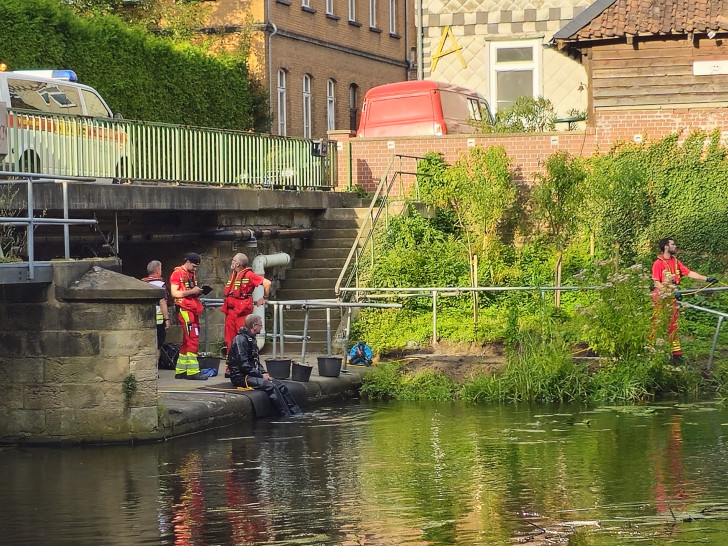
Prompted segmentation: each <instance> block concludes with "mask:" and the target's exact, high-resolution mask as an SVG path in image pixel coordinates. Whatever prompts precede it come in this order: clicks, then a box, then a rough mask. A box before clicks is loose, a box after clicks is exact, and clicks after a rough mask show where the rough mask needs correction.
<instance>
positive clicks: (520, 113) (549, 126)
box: [477, 95, 556, 133]
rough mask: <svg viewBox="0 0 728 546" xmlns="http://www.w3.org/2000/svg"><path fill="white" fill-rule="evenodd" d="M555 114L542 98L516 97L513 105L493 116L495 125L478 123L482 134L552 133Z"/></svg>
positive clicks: (485, 122) (548, 103)
mask: <svg viewBox="0 0 728 546" xmlns="http://www.w3.org/2000/svg"><path fill="white" fill-rule="evenodd" d="M555 119H556V113H555V112H554V106H553V104H552V103H551V101H550V100H548V99H545V98H544V97H538V98H533V97H530V96H525V95H524V96H522V97H518V98H517V99H516V100H515V101H514V102H513V104H511V105H510V106H508V107H507V108H503V109H502V110H498V112H496V114H495V123H494V124H492V125H491V124H490V122H489V120H483V122H481V123H478V124H477V126H478V129H480V130H481V131H482V132H484V133H530V132H544V131H553V130H554V126H555V123H554V121H555Z"/></svg>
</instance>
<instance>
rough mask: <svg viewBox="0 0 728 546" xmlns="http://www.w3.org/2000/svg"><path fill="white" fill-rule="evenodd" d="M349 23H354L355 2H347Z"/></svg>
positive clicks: (353, 0)
mask: <svg viewBox="0 0 728 546" xmlns="http://www.w3.org/2000/svg"><path fill="white" fill-rule="evenodd" d="M349 21H352V22H355V21H356V0H349Z"/></svg>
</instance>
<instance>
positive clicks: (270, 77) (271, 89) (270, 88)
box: [264, 0, 280, 330]
mask: <svg viewBox="0 0 728 546" xmlns="http://www.w3.org/2000/svg"><path fill="white" fill-rule="evenodd" d="M270 3H271V0H268V1H267V2H266V3H265V6H266V11H267V13H266V16H267V19H268V20H267V21H266V28H268V25H270V26H271V27H273V32H271V33H270V36H268V60H267V62H268V97H269V100H270V102H269V103H268V110H269V111H271V110H273V98H274V96H277V87H278V86H277V85H276V86H275V87H274V86H273V36H275V35H276V34H277V33H278V27H277V26H276V24H275V23H274V22H273V20H272V19H271V7H270ZM276 114H280V112H276ZM272 119H273V116H271V120H272ZM270 133H271V134H273V127H272V122H271V128H270ZM264 330H265V328H264Z"/></svg>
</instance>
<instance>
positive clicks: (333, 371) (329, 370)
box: [318, 356, 341, 377]
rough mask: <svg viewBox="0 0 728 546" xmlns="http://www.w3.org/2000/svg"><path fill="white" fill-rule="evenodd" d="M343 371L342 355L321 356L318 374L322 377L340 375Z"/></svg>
mask: <svg viewBox="0 0 728 546" xmlns="http://www.w3.org/2000/svg"><path fill="white" fill-rule="evenodd" d="M340 373H341V357H338V356H319V357H318V374H319V375H320V376H321V377H339V374H340Z"/></svg>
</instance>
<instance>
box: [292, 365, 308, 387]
mask: <svg viewBox="0 0 728 546" xmlns="http://www.w3.org/2000/svg"><path fill="white" fill-rule="evenodd" d="M312 369H313V366H308V365H306V364H299V363H298V362H294V363H293V365H292V368H291V379H293V380H294V381H302V382H304V383H306V382H307V381H308V380H309V378H310V377H311V370H312Z"/></svg>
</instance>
